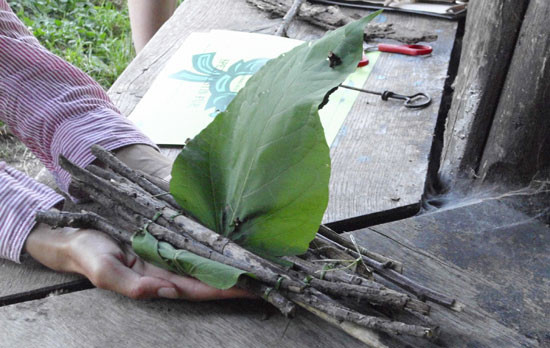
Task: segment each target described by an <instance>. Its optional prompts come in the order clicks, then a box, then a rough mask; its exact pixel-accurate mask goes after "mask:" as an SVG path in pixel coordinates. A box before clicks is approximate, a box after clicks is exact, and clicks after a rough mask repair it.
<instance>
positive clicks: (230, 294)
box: [133, 259, 255, 301]
mask: <svg viewBox="0 0 550 348" xmlns="http://www.w3.org/2000/svg"><path fill="white" fill-rule="evenodd" d="M133 269H134V270H135V271H136V272H138V273H141V274H143V275H144V276H151V277H156V278H159V279H164V280H167V281H169V282H171V283H172V284H173V285H174V286H175V288H176V289H177V291H178V294H179V298H180V299H185V300H189V301H209V300H221V299H230V298H255V296H254V295H252V294H250V293H248V292H247V291H245V290H242V289H239V288H237V287H234V288H231V289H227V290H219V289H216V288H213V287H211V286H209V285H206V284H204V283H202V282H200V281H199V280H197V279H194V278H191V277H185V276H180V275H177V274H174V273H172V272H169V271H167V270H165V269H162V268H160V267H156V266H154V265H152V264H150V263H147V262H144V261H143V260H141V259H138V260H137V261H136V262H135V264H134V266H133Z"/></svg>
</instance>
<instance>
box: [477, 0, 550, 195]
mask: <svg viewBox="0 0 550 348" xmlns="http://www.w3.org/2000/svg"><path fill="white" fill-rule="evenodd" d="M549 16H550V2H548V1H545V0H532V1H530V3H529V8H528V9H527V13H526V14H525V18H524V20H523V24H522V27H521V32H520V34H519V39H518V41H517V45H516V49H515V51H514V56H513V58H512V62H511V64H510V70H509V71H508V75H507V76H506V82H505V84H504V88H503V89H502V94H501V96H500V99H499V103H498V108H497V110H496V113H495V118H494V121H493V125H492V126H491V131H490V133H489V137H488V139H487V145H486V147H485V149H484V152H483V156H482V160H481V168H480V173H479V174H480V176H481V177H482V180H483V181H484V182H501V183H506V184H508V185H510V186H512V185H513V186H520V185H526V184H528V183H529V182H530V181H531V180H533V179H550V117H548V110H549V109H550V83H549V82H548V81H549V80H550V64H548V57H549V55H550V36H549V35H548V17H549Z"/></svg>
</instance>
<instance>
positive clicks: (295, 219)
mask: <svg viewBox="0 0 550 348" xmlns="http://www.w3.org/2000/svg"><path fill="white" fill-rule="evenodd" d="M377 14H378V13H375V14H373V15H371V16H369V17H365V18H363V19H361V20H359V21H356V22H353V23H350V24H348V25H346V26H345V27H342V28H339V29H337V30H335V31H332V32H329V33H328V34H327V35H325V36H324V37H323V38H322V39H320V40H318V41H316V42H312V43H304V44H302V45H300V46H298V47H296V48H295V49H293V50H291V51H290V52H288V53H285V54H282V55H281V56H280V57H278V58H276V59H273V60H271V61H269V62H268V63H267V64H266V65H265V66H264V67H263V68H262V69H260V71H258V72H257V73H256V74H255V75H254V76H253V77H252V78H250V80H249V81H248V82H247V84H246V86H245V87H244V88H243V89H241V90H240V91H239V93H238V94H237V96H236V97H235V98H234V99H233V101H232V102H231V103H230V104H229V106H228V107H227V110H226V111H225V112H222V113H220V114H219V115H218V116H217V117H216V119H215V120H214V121H213V122H212V123H211V124H210V125H209V126H208V127H207V128H205V129H204V130H203V131H202V132H201V133H200V134H199V135H197V136H196V137H195V138H194V139H193V140H192V141H190V142H189V143H188V144H187V145H186V146H185V148H184V149H183V150H182V152H181V153H180V154H179V156H178V158H177V159H176V161H175V163H174V168H173V171H172V180H171V182H170V191H171V193H172V194H173V195H174V197H175V198H176V200H177V201H178V203H179V204H180V205H181V206H182V207H183V209H184V210H185V211H187V212H188V213H190V214H191V215H192V216H194V217H195V218H196V219H197V220H199V221H200V222H201V223H202V224H204V225H205V226H207V227H209V228H210V229H212V230H214V231H216V232H218V233H220V234H222V235H224V236H228V237H229V238H231V239H232V240H234V241H236V242H237V243H239V244H241V245H242V246H244V247H245V248H247V249H249V250H252V251H255V252H257V253H260V254H263V255H270V256H282V255H296V254H301V253H304V252H305V251H306V250H307V248H308V244H309V242H310V241H311V240H312V239H313V238H314V236H315V233H316V231H317V229H318V228H319V224H320V223H321V219H322V217H323V213H324V211H325V209H326V207H327V203H328V182H329V176H330V157H329V148H328V146H327V143H326V140H325V137H324V132H323V127H322V125H321V122H320V120H319V114H318V106H319V104H320V103H321V102H322V101H323V98H324V96H325V95H326V93H327V91H329V90H331V89H332V88H335V87H337V86H338V85H339V84H340V83H342V82H343V81H344V80H345V79H346V77H347V76H348V75H349V74H351V73H352V72H354V71H355V69H356V67H357V63H358V62H359V60H360V59H361V57H362V43H363V32H364V28H365V26H366V24H367V23H368V22H369V21H370V20H371V19H372V18H374V17H375V16H376V15H377ZM331 53H332V54H333V55H335V58H334V60H335V62H334V64H332V63H331V62H330V61H329V59H328V56H329V55H330V54H331Z"/></svg>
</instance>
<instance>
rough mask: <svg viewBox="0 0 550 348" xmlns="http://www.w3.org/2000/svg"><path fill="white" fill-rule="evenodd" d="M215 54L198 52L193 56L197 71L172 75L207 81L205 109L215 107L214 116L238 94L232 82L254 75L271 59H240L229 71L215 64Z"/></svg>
mask: <svg viewBox="0 0 550 348" xmlns="http://www.w3.org/2000/svg"><path fill="white" fill-rule="evenodd" d="M215 55H216V53H215V52H211V53H201V54H196V55H194V56H193V68H194V69H195V70H196V71H197V72H192V71H188V70H182V71H180V72H177V73H175V74H173V75H171V76H170V77H171V78H174V79H178V80H184V81H190V82H207V83H208V84H209V89H210V98H209V99H208V102H207V103H206V107H205V108H204V109H205V110H208V109H210V108H215V111H214V112H213V113H211V114H210V116H212V117H214V116H216V115H217V114H218V113H219V112H222V111H224V110H225V109H226V108H227V105H229V103H230V102H231V100H233V98H234V97H235V96H236V95H237V93H236V92H233V91H231V89H230V87H231V82H233V80H234V79H235V78H237V77H239V76H244V75H254V74H255V73H256V72H257V71H258V70H260V68H261V67H262V66H263V65H264V64H265V63H266V62H267V61H268V60H269V59H267V58H258V59H252V60H248V61H244V60H239V61H238V62H236V63H234V64H233V65H231V66H230V67H229V68H228V69H227V71H223V70H220V69H217V68H216V67H215V66H214V64H213V62H214V56H215Z"/></svg>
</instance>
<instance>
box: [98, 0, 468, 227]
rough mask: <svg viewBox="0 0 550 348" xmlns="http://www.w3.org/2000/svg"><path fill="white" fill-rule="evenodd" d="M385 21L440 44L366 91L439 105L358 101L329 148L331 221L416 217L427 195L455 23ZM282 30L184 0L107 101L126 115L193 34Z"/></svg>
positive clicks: (230, 8) (404, 61) (239, 4)
mask: <svg viewBox="0 0 550 348" xmlns="http://www.w3.org/2000/svg"><path fill="white" fill-rule="evenodd" d="M212 8H216V11H212ZM345 11H346V12H347V13H350V14H351V13H354V12H355V13H362V14H366V13H367V12H357V10H349V9H346V10H345ZM220 13H223V14H224V15H223V16H220V15H219V14H220ZM379 20H380V21H388V22H399V26H400V27H404V28H413V29H416V30H419V31H426V32H430V31H436V32H437V34H438V35H439V39H438V40H437V41H436V42H434V43H431V44H433V46H434V53H433V55H432V56H430V57H428V58H418V57H406V56H400V55H396V54H393V55H392V54H387V55H383V56H382V57H381V58H380V60H379V63H377V65H376V67H375V70H374V71H373V73H372V75H371V77H370V78H369V80H368V81H367V86H368V87H369V88H371V89H374V88H376V89H380V90H384V89H391V90H393V91H396V92H403V93H412V92H416V91H418V90H421V91H424V92H426V93H428V94H430V95H432V97H433V98H434V103H433V104H432V106H430V107H429V108H428V109H425V110H422V111H411V110H408V109H404V108H402V107H401V105H400V103H398V102H397V103H396V102H383V101H381V100H380V99H379V98H378V97H374V96H369V95H362V96H361V97H360V98H359V99H358V100H357V102H356V103H355V106H354V108H353V110H352V111H351V113H350V115H349V116H348V118H347V120H346V122H345V124H344V125H343V127H342V129H341V131H340V134H339V136H338V139H337V140H336V142H335V144H334V145H333V146H332V149H331V156H332V161H333V163H332V167H333V173H332V177H331V184H330V190H331V197H330V203H329V208H328V210H327V213H326V215H325V218H324V221H325V222H333V221H338V220H345V219H348V218H352V217H357V216H361V215H365V214H369V213H373V212H379V211H384V210H389V209H396V208H404V209H408V210H409V211H410V210H411V209H410V207H411V206H413V207H414V209H416V208H417V207H418V204H419V202H420V199H421V196H422V194H423V192H424V185H425V181H426V175H427V167H428V159H429V153H430V149H431V144H432V138H433V131H434V128H435V123H436V119H437V114H438V110H439V103H440V98H441V93H442V91H443V85H444V82H445V78H446V76H447V68H448V63H449V57H450V52H451V49H452V47H453V43H454V35H455V32H456V26H457V24H456V23H455V22H450V21H446V20H434V19H426V18H419V17H414V16H408V15H399V14H387V15H382V16H381V17H380V18H379ZM279 23H280V19H269V18H267V15H266V14H264V13H263V12H261V11H259V10H258V9H256V8H254V7H252V6H251V5H248V4H247V3H246V1H245V0H232V1H222V0H218V1H211V2H208V3H205V2H201V1H197V0H189V1H186V2H184V3H183V5H182V6H180V8H179V9H178V11H177V12H176V14H175V15H174V18H172V20H170V21H169V22H168V23H167V24H166V25H165V26H164V27H163V28H162V29H161V30H160V31H159V33H158V34H157V35H156V36H155V37H154V38H153V39H152V40H151V41H150V43H149V44H148V45H147V46H146V47H145V49H144V50H143V51H142V53H141V54H140V55H139V56H138V57H137V58H136V59H135V60H134V62H132V64H131V65H130V66H129V67H128V68H127V69H126V71H125V72H124V73H123V75H122V76H121V77H120V78H119V79H118V80H117V82H116V83H115V84H114V85H113V87H112V88H111V89H110V91H109V94H110V96H111V98H112V99H113V100H114V101H115V103H116V104H117V105H118V106H119V108H120V109H121V110H122V112H123V113H124V114H125V115H128V114H129V113H130V112H131V111H132V110H133V108H134V107H135V105H136V104H137V102H138V101H139V100H140V98H141V97H142V96H143V95H144V93H145V92H146V91H147V89H148V88H149V86H150V84H151V83H152V81H153V80H154V78H155V77H156V75H157V74H158V72H159V71H160V70H161V69H162V67H163V66H164V64H165V63H166V61H167V60H168V59H169V58H170V57H171V55H172V54H173V53H174V51H175V50H176V49H178V48H179V46H180V45H181V43H182V42H183V41H184V40H185V39H186V38H187V36H188V35H189V34H190V33H192V32H194V31H207V30H210V29H220V28H223V29H234V30H246V31H253V32H264V33H273V32H274V31H275V29H276V28H277V26H278V25H279ZM434 28H436V29H434ZM322 33H323V31H322V30H320V29H319V28H316V27H312V26H310V25H307V24H305V23H303V22H300V21H296V22H294V23H293V24H292V25H291V27H290V30H289V36H290V37H293V38H298V39H302V40H312V39H315V38H318V37H319V36H320V35H322ZM177 152H178V151H177V149H173V148H172V149H170V148H168V149H167V150H166V153H167V154H168V155H169V156H171V157H175V155H176V154H177ZM388 183H391V184H388ZM414 209H413V210H414Z"/></svg>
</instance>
